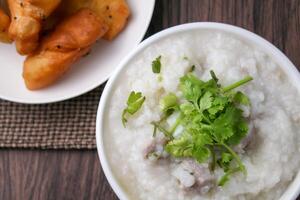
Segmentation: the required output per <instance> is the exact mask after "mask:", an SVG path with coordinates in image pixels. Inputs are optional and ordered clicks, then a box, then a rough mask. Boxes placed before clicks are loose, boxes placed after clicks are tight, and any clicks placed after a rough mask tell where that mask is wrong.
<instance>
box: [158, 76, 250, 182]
mask: <svg viewBox="0 0 300 200" xmlns="http://www.w3.org/2000/svg"><path fill="white" fill-rule="evenodd" d="M210 74H211V79H210V80H208V81H202V80H200V79H198V78H197V77H196V76H195V75H193V74H192V73H188V74H186V75H185V76H183V77H182V78H181V79H180V84H179V89H180V91H181V92H182V94H183V97H184V99H183V101H182V102H183V103H181V104H180V103H178V102H179V101H178V100H177V101H174V100H175V99H177V98H176V97H174V94H169V95H167V96H166V97H164V98H163V100H164V99H170V100H171V101H170V100H169V102H170V105H172V106H169V107H171V108H172V109H173V108H176V109H173V110H172V111H174V110H175V111H177V112H180V117H178V119H177V120H176V122H175V124H174V125H173V126H171V127H168V128H169V129H168V128H166V127H167V126H166V123H165V120H160V121H159V122H156V123H154V124H155V127H154V128H155V129H157V127H159V130H163V131H161V132H162V133H163V134H165V136H166V137H167V138H168V139H169V141H168V142H167V144H166V145H165V150H166V151H167V152H168V153H169V154H170V155H171V156H173V157H176V158H193V159H195V160H197V161H198V162H199V163H203V162H207V161H210V162H211V165H210V166H211V167H210V169H211V170H215V168H216V166H219V167H220V168H222V169H223V170H224V175H223V177H222V178H221V179H220V180H219V182H218V184H219V185H220V186H222V185H224V184H225V183H226V182H227V181H228V180H229V179H230V176H231V175H232V174H233V173H236V172H239V171H240V172H243V173H244V174H246V168H245V166H244V164H243V163H242V161H241V158H240V157H239V155H238V154H237V153H236V152H234V150H233V147H234V146H235V145H238V144H239V143H240V142H241V140H242V139H243V138H244V137H245V136H246V135H247V133H248V124H247V121H246V119H245V118H244V117H243V115H242V113H243V111H242V110H241V109H240V108H239V105H247V106H249V105H250V101H249V99H248V97H247V96H246V95H245V94H244V93H242V92H241V91H237V92H236V91H234V89H235V88H237V87H239V86H241V85H243V84H246V83H247V82H249V81H251V80H252V77H245V78H244V79H242V80H240V81H238V82H235V83H233V84H232V85H229V86H226V87H222V86H221V85H220V84H219V83H218V78H217V76H216V75H215V73H214V72H213V71H211V72H210ZM167 107H168V106H167ZM162 111H163V116H164V117H163V118H166V116H168V115H170V113H168V112H166V109H165V108H164V109H162ZM178 125H181V126H183V127H184V132H183V134H182V135H181V136H180V137H178V138H174V137H173V136H172V133H173V132H174V127H177V126H178Z"/></svg>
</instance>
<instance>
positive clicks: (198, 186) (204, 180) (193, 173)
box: [172, 159, 216, 194]
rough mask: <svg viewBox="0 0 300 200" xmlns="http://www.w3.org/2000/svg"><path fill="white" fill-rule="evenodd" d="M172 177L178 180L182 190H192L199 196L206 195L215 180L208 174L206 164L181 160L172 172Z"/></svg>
mask: <svg viewBox="0 0 300 200" xmlns="http://www.w3.org/2000/svg"><path fill="white" fill-rule="evenodd" d="M172 175H173V176H174V177H175V178H176V179H177V180H178V183H179V186H180V187H181V188H182V189H184V190H194V191H197V192H199V193H200V194H205V193H207V192H208V191H209V190H210V189H211V188H213V187H214V186H215V182H216V178H215V177H214V175H212V174H211V173H210V170H209V167H208V164H207V163H204V164H200V163H198V162H197V161H194V160H191V159H187V160H183V161H182V162H181V163H180V164H179V165H178V166H177V167H176V168H175V169H174V170H173V171H172Z"/></svg>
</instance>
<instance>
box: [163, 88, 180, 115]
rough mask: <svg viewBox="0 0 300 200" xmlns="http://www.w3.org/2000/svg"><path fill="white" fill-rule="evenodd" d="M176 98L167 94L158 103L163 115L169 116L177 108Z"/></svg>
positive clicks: (172, 94)
mask: <svg viewBox="0 0 300 200" xmlns="http://www.w3.org/2000/svg"><path fill="white" fill-rule="evenodd" d="M177 101H178V98H177V96H176V95H175V94H174V93H169V94H167V95H166V96H164V97H163V98H162V99H161V100H160V102H159V105H160V109H161V110H162V111H163V112H164V114H165V115H170V114H172V113H173V111H174V110H176V109H177V107H178V103H177Z"/></svg>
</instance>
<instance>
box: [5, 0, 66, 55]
mask: <svg viewBox="0 0 300 200" xmlns="http://www.w3.org/2000/svg"><path fill="white" fill-rule="evenodd" d="M59 3H60V0H8V6H9V10H10V13H11V19H12V22H11V24H10V26H9V36H10V37H11V38H13V40H15V43H16V48H17V51H18V52H19V53H20V54H21V55H27V54H30V53H32V52H33V51H34V50H35V49H36V48H37V46H38V42H39V34H40V30H41V23H42V21H43V20H45V19H46V18H47V17H48V16H49V15H50V14H51V13H52V12H53V11H54V9H55V8H56V7H57V6H58V5H59Z"/></svg>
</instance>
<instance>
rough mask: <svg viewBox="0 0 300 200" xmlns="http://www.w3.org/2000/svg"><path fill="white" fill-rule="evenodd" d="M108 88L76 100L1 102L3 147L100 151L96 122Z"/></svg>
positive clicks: (0, 122) (0, 125) (0, 124)
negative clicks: (29, 102) (28, 103)
mask: <svg viewBox="0 0 300 200" xmlns="http://www.w3.org/2000/svg"><path fill="white" fill-rule="evenodd" d="M103 87H104V84H103V85H102V86H100V87H99V88H97V89H95V90H93V91H91V92H89V93H87V94H85V95H83V96H80V97H77V98H74V99H71V100H68V101H64V102H59V103H53V104H46V105H24V104H17V103H12V102H8V101H4V100H0V147H10V148H44V149H93V148H96V139H95V121H96V113H97V107H98V102H99V99H100V96H101V93H102V90H103Z"/></svg>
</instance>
